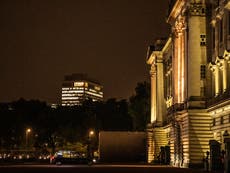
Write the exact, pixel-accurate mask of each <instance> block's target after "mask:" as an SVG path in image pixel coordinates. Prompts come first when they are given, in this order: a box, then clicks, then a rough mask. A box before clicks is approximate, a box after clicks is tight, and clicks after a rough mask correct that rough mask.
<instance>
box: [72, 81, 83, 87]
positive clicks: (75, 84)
mask: <svg viewBox="0 0 230 173" xmlns="http://www.w3.org/2000/svg"><path fill="white" fill-rule="evenodd" d="M74 86H75V87H78V86H84V82H74Z"/></svg>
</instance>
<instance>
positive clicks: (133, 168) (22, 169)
mask: <svg viewBox="0 0 230 173" xmlns="http://www.w3.org/2000/svg"><path fill="white" fill-rule="evenodd" d="M53 172H54V173H204V172H205V171H203V170H197V169H186V168H174V167H169V166H150V165H92V166H88V165H0V173H53Z"/></svg>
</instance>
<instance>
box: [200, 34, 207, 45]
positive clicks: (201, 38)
mask: <svg viewBox="0 0 230 173" xmlns="http://www.w3.org/2000/svg"><path fill="white" fill-rule="evenodd" d="M205 45H206V36H205V34H201V35H200V46H205Z"/></svg>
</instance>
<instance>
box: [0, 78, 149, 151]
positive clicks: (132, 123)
mask: <svg viewBox="0 0 230 173" xmlns="http://www.w3.org/2000/svg"><path fill="white" fill-rule="evenodd" d="M135 91H136V93H135V95H133V96H132V97H130V99H129V101H127V100H116V99H108V100H107V101H104V102H91V101H86V102H84V104H83V105H81V106H73V107H61V106H60V107H57V108H55V109H54V108H51V107H50V106H49V105H47V104H46V103H45V102H41V101H38V100H29V101H27V100H24V99H19V100H18V101H15V102H11V103H1V104H0V116H1V121H0V122H1V123H0V147H1V148H0V149H21V148H25V147H26V146H28V145H30V146H31V147H33V148H35V149H37V150H47V148H50V149H51V150H55V149H56V148H57V147H60V148H61V147H66V146H67V145H68V144H73V143H76V142H79V143H81V144H82V145H84V144H85V143H86V142H87V135H88V132H89V129H93V130H95V132H96V133H98V132H99V131H102V130H103V131H133V130H134V131H136V130H144V129H145V126H146V124H147V122H148V117H149V107H150V106H149V102H150V99H149V98H150V96H149V93H150V85H149V83H147V82H143V83H138V84H137V87H136V89H135ZM28 128H31V132H30V134H26V130H27V129H28ZM26 135H29V136H26ZM26 138H28V139H26ZM26 140H28V141H26Z"/></svg>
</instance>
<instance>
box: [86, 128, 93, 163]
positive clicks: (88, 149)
mask: <svg viewBox="0 0 230 173" xmlns="http://www.w3.org/2000/svg"><path fill="white" fill-rule="evenodd" d="M94 134H95V132H94V131H93V130H90V131H89V134H88V146H87V155H88V162H89V163H92V158H93V153H92V137H93V136H94Z"/></svg>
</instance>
